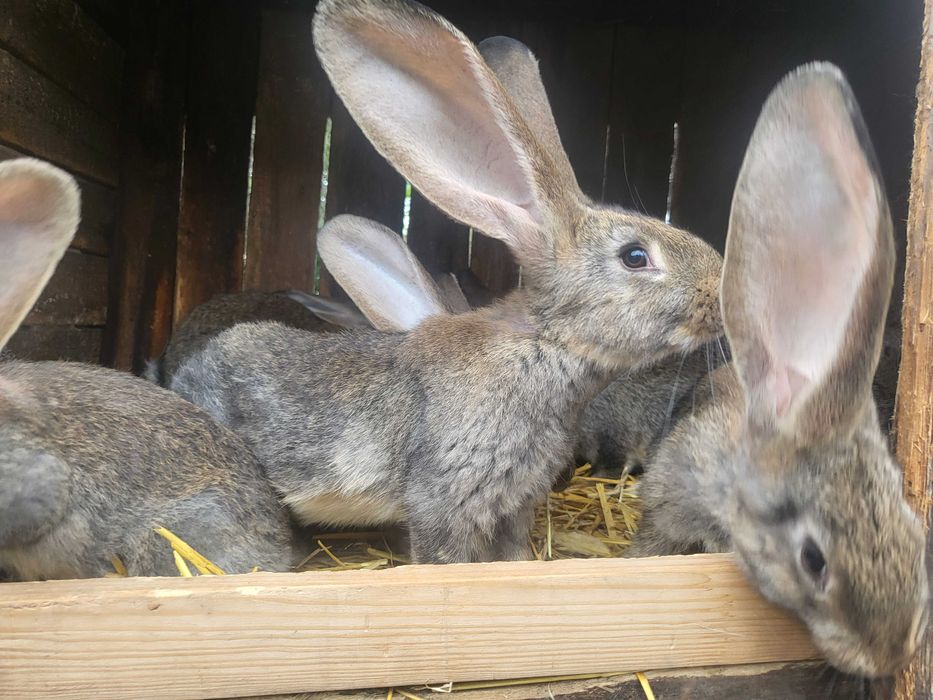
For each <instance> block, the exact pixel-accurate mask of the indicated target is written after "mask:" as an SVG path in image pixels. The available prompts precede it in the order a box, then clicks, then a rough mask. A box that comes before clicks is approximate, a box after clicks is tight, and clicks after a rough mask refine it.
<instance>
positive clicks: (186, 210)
mask: <svg viewBox="0 0 933 700" xmlns="http://www.w3.org/2000/svg"><path fill="white" fill-rule="evenodd" d="M258 52H259V16H258V12H257V11H256V8H255V6H254V5H252V4H250V3H243V4H239V3H238V4H232V5H231V4H229V3H225V2H222V1H221V0H196V1H195V2H194V3H193V5H192V12H191V45H190V59H189V66H190V67H189V75H188V90H187V120H186V125H185V160H184V175H183V180H182V198H181V212H180V216H179V223H178V262H177V267H176V279H175V310H174V319H175V321H176V322H177V321H178V320H180V319H182V318H184V317H185V316H186V315H187V314H188V312H189V311H191V309H192V308H194V307H195V306H197V305H198V304H200V303H202V302H204V301H207V300H208V299H210V298H211V297H212V296H213V295H214V294H216V293H218V292H227V291H232V290H237V289H239V288H240V284H241V279H242V274H243V239H244V231H245V225H246V204H247V185H248V180H249V174H248V173H249V162H250V130H251V127H252V122H253V114H254V111H255V103H256V64H257V60H258Z"/></svg>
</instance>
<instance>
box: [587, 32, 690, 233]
mask: <svg viewBox="0 0 933 700" xmlns="http://www.w3.org/2000/svg"><path fill="white" fill-rule="evenodd" d="M682 63H683V29H682V28H681V27H677V26H670V25H666V26H664V25H662V26H653V25H637V26H634V25H618V26H617V27H616V34H615V51H614V53H613V86H612V105H611V107H610V110H609V128H610V131H609V144H608V148H607V152H606V180H605V190H604V192H603V199H604V200H605V201H607V202H612V203H614V204H621V205H622V206H624V207H626V208H628V209H631V210H633V211H640V212H643V213H647V214H650V215H651V216H655V217H658V218H660V219H664V216H665V213H666V212H667V198H668V190H669V177H670V170H671V156H672V154H673V143H674V138H673V136H674V123H675V122H676V121H677V110H678V108H679V106H680V76H681V71H682V68H683V65H682Z"/></svg>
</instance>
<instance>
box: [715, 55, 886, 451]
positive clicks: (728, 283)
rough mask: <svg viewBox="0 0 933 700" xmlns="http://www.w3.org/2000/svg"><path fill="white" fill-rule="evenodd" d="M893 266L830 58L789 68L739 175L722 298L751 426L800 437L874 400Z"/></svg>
mask: <svg viewBox="0 0 933 700" xmlns="http://www.w3.org/2000/svg"><path fill="white" fill-rule="evenodd" d="M893 270H894V240H893V237H892V225H891V217H890V214H889V212H888V207H887V202H886V199H885V196H884V188H883V186H882V184H881V182H880V177H879V176H878V174H877V169H876V165H875V159H874V153H873V151H872V147H871V143H870V141H869V139H868V135H867V132H866V130H865V125H864V122H863V121H862V117H861V114H860V112H859V109H858V106H857V105H856V103H855V99H854V97H853V95H852V92H851V90H850V88H849V86H848V84H847V83H846V81H845V78H844V77H843V75H842V73H841V72H840V71H839V70H838V69H837V68H835V67H834V66H832V65H829V64H826V63H814V64H810V65H807V66H804V67H802V68H800V69H798V70H797V71H795V72H794V73H792V74H790V75H789V76H788V77H786V78H785V79H784V80H783V81H782V82H781V83H780V84H779V85H778V86H777V88H775V90H774V92H773V93H772V94H771V96H770V97H769V98H768V100H767V102H766V103H765V106H764V109H763V110H762V113H761V116H760V117H759V119H758V124H757V125H756V127H755V131H754V133H753V134H752V138H751V142H750V143H749V146H748V151H747V152H746V155H745V161H744V162H743V164H742V169H741V171H740V173H739V179H738V183H737V184H736V189H735V195H734V198H733V200H732V213H731V218H730V220H729V236H728V239H727V242H726V258H725V265H724V267H723V281H722V306H723V318H724V321H725V326H726V333H727V335H728V337H729V342H730V344H731V345H732V349H733V353H734V357H735V361H736V366H737V368H738V370H739V375H740V377H741V378H742V381H743V383H744V385H745V388H746V391H747V397H748V411H749V420H750V422H751V424H752V425H753V426H757V427H763V428H767V429H777V430H779V431H781V432H783V433H786V434H788V435H789V436H791V437H793V438H794V439H795V440H796V441H797V442H798V443H799V444H812V443H814V442H817V441H821V440H826V439H832V437H833V436H835V435H839V434H845V433H847V432H848V431H851V430H852V429H853V427H854V425H855V422H856V420H857V419H858V417H859V415H860V414H861V412H862V411H863V409H864V408H865V405H866V404H865V401H866V400H867V399H869V398H870V395H871V394H870V390H871V379H872V375H873V373H874V369H875V366H876V365H877V362H878V355H879V352H880V347H881V340H882V335H883V331H884V320H885V314H886V312H887V306H888V300H889V298H890V294H891V284H892V280H893Z"/></svg>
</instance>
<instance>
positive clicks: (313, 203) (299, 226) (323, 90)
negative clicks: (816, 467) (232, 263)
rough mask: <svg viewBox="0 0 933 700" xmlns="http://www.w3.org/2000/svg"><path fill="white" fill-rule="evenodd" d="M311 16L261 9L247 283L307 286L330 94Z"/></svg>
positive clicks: (311, 282) (261, 286) (252, 285)
mask: <svg viewBox="0 0 933 700" xmlns="http://www.w3.org/2000/svg"><path fill="white" fill-rule="evenodd" d="M311 16H312V13H311V12H310V11H308V12H283V11H271V10H270V11H266V12H263V14H262V35H261V40H260V53H259V84H258V87H257V98H256V142H255V146H254V150H253V182H252V194H251V196H250V204H249V225H248V228H247V236H246V268H245V272H244V287H245V288H246V289H259V290H265V291H274V290H277V289H285V288H293V289H304V290H311V289H312V287H313V285H314V256H315V232H316V230H317V223H318V213H319V208H320V198H321V170H322V167H323V162H324V130H325V124H326V122H327V118H328V116H329V114H330V105H331V99H332V91H331V88H330V84H329V83H328V80H327V76H326V75H325V74H324V71H323V69H322V68H321V66H320V64H319V63H318V60H317V56H316V55H315V53H314V46H313V45H312V43H311V41H309V40H308V27H310V26H311Z"/></svg>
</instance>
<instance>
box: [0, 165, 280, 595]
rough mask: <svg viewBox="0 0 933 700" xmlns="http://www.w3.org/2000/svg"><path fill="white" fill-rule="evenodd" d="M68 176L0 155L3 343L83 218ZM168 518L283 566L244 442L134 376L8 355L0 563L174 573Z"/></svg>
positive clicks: (248, 561) (264, 493)
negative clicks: (0, 159)
mask: <svg viewBox="0 0 933 700" xmlns="http://www.w3.org/2000/svg"><path fill="white" fill-rule="evenodd" d="M78 211H79V197H78V190H77V186H76V185H75V183H74V180H73V179H72V178H71V177H69V176H68V175H66V174H65V173H63V172H61V171H60V170H58V169H56V168H53V167H52V166H49V165H47V164H44V163H41V162H39V161H35V160H31V159H21V160H12V161H7V162H4V163H0V259H2V260H3V261H4V264H5V268H4V274H3V275H2V276H0V345H2V343H4V342H5V341H6V340H7V339H8V338H9V337H10V335H11V334H12V333H13V331H15V330H16V328H17V326H18V325H19V324H20V323H21V322H22V319H23V317H24V316H25V315H26V313H27V311H28V310H29V308H30V307H31V305H32V304H33V303H34V302H35V299H36V297H37V296H38V294H39V292H40V291H41V290H42V288H43V286H44V285H45V282H46V280H47V279H48V278H49V276H50V275H51V274H52V272H53V270H54V269H55V266H56V265H57V263H58V261H59V260H60V258H61V256H62V254H63V253H64V252H65V250H66V249H67V247H68V244H69V242H70V241H71V239H72V237H73V236H74V232H75V230H76V229H77V225H78ZM160 525H161V526H165V527H168V528H169V529H171V530H172V531H174V532H175V533H177V534H178V535H179V536H180V537H182V538H184V539H185V540H187V541H188V542H190V543H191V545H192V546H194V547H195V548H197V549H199V550H200V551H202V552H203V553H204V554H205V555H206V556H208V557H210V558H211V559H213V560H215V561H216V563H217V564H218V565H219V566H221V568H223V569H225V570H227V571H230V572H243V571H248V570H249V569H251V568H252V567H254V566H260V567H263V568H267V569H284V568H286V567H287V566H288V564H289V560H290V557H291V544H290V536H291V533H290V528H289V523H288V518H287V514H286V512H285V510H284V508H283V507H282V506H281V505H280V503H279V502H278V499H277V497H276V494H275V492H274V491H273V490H272V487H271V485H270V484H269V482H268V480H267V479H266V478H265V475H264V474H263V471H262V468H261V467H260V465H259V463H258V462H257V461H256V459H255V457H254V456H253V455H252V454H251V453H250V451H249V449H248V448H247V446H246V445H245V444H244V443H243V441H242V440H241V439H240V438H238V437H237V436H236V435H235V434H233V433H232V432H231V431H229V430H228V429H226V428H224V427H222V426H220V425H219V424H217V423H215V422H214V421H212V420H211V419H210V418H209V417H208V416H207V414H206V413H205V412H204V411H202V410H200V409H198V408H196V407H195V406H192V405H191V404H189V403H187V402H186V401H183V400H182V399H180V398H179V397H178V396H176V395H174V394H172V393H170V392H168V391H165V390H164V389H161V388H159V387H156V386H154V385H152V384H150V383H149V382H146V381H144V380H142V379H139V378H137V377H133V376H131V375H129V374H124V373H121V372H115V371H113V370H108V369H104V368H101V367H91V366H86V365H80V364H72V363H64V362H40V363H24V362H15V361H11V362H2V363H0V568H3V569H4V570H7V571H8V572H9V573H11V574H12V575H13V576H14V577H16V578H19V579H47V578H73V577H88V576H101V575H103V574H105V573H108V572H112V571H113V566H112V563H111V561H112V558H113V557H114V556H119V557H120V558H121V560H122V561H123V562H124V564H125V565H126V568H127V570H128V571H129V573H130V574H139V575H159V574H165V575H168V574H171V573H174V572H175V566H174V563H173V557H172V552H171V548H170V547H169V546H168V544H167V543H166V542H165V541H164V540H162V538H161V537H159V536H158V535H157V534H155V533H154V532H153V528H155V527H157V526H160Z"/></svg>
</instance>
